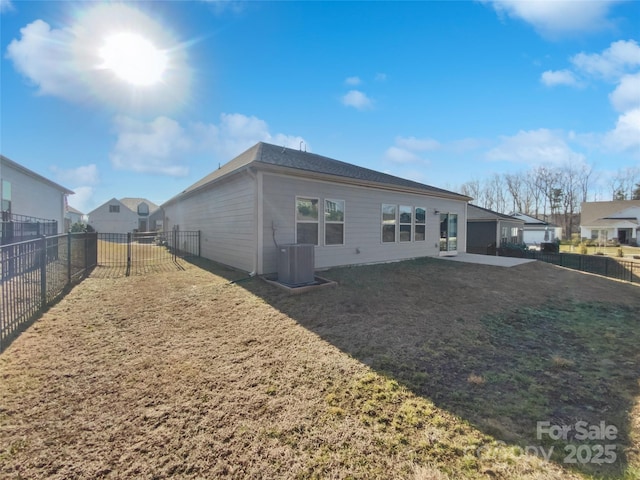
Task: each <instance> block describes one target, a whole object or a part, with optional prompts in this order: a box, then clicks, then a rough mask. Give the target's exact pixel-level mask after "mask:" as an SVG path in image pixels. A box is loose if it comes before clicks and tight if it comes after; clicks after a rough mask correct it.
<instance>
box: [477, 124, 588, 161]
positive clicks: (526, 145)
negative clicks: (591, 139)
mask: <svg viewBox="0 0 640 480" xmlns="http://www.w3.org/2000/svg"><path fill="white" fill-rule="evenodd" d="M486 158H487V159H488V160H494V161H500V160H502V161H508V162H520V163H526V164H529V165H538V164H549V163H551V164H562V163H567V162H579V163H582V162H583V161H584V155H583V154H581V153H577V152H574V151H573V150H571V148H570V147H569V145H568V144H567V142H566V141H565V139H564V138H563V136H562V135H561V134H560V133H558V132H553V131H551V130H548V129H545V128H541V129H538V130H530V131H520V132H518V133H517V134H516V135H513V136H511V137H508V136H502V137H500V144H499V145H498V146H497V147H495V148H493V149H491V150H490V151H489V152H487V154H486Z"/></svg>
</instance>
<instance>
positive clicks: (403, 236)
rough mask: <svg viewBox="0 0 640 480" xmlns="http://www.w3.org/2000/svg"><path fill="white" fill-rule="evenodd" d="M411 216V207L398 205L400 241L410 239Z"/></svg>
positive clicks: (408, 240)
mask: <svg viewBox="0 0 640 480" xmlns="http://www.w3.org/2000/svg"><path fill="white" fill-rule="evenodd" d="M412 217H413V207H409V206H406V205H400V241H401V242H410V241H411V225H412Z"/></svg>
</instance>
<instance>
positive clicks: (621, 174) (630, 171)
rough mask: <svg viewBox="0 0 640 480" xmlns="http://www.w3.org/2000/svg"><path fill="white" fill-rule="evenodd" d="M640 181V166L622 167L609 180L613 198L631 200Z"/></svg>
mask: <svg viewBox="0 0 640 480" xmlns="http://www.w3.org/2000/svg"><path fill="white" fill-rule="evenodd" d="M638 181H640V167H627V168H622V169H620V170H618V171H617V172H616V174H615V175H614V176H613V177H612V178H611V180H610V181H609V187H610V188H611V199H612V200H629V199H631V198H632V197H633V195H634V188H635V185H636V184H637V183H638Z"/></svg>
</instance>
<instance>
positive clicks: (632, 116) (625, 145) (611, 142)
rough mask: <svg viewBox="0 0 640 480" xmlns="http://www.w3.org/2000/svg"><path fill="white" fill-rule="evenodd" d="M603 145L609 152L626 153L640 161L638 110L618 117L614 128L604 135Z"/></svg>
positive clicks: (639, 111) (639, 109)
mask: <svg viewBox="0 0 640 480" xmlns="http://www.w3.org/2000/svg"><path fill="white" fill-rule="evenodd" d="M603 145H604V147H605V148H606V149H608V150H610V151H613V152H628V153H630V154H632V155H633V156H634V157H635V158H638V159H640V108H636V109H634V110H630V111H628V112H626V113H624V114H622V115H620V117H619V118H618V122H617V123H616V127H615V128H614V129H613V130H611V131H610V132H608V133H607V134H606V135H605V137H604V140H603Z"/></svg>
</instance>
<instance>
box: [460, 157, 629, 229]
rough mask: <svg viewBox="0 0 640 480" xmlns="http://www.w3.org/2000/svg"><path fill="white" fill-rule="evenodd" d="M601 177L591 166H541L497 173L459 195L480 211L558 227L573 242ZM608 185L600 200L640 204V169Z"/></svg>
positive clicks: (625, 172) (613, 178)
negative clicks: (583, 208) (584, 208)
mask: <svg viewBox="0 0 640 480" xmlns="http://www.w3.org/2000/svg"><path fill="white" fill-rule="evenodd" d="M597 177H598V174H597V173H595V172H594V170H593V167H592V166H590V165H563V166H558V167H547V166H538V167H534V168H531V169H530V170H527V171H522V172H518V173H504V174H499V173H494V174H493V175H492V176H490V177H488V178H486V179H484V180H472V181H469V182H466V183H463V184H462V185H461V186H460V187H459V188H458V191H459V192H460V193H462V194H464V195H468V196H469V197H472V198H473V199H474V200H473V201H472V203H473V204H474V205H477V206H479V207H483V208H487V209H489V210H493V211H496V212H499V213H505V214H510V213H524V214H525V215H530V216H532V217H536V218H539V219H541V220H546V221H551V222H553V223H556V224H558V225H559V226H561V227H563V228H564V232H565V236H566V237H568V238H570V236H571V233H574V232H576V231H577V230H578V227H579V219H578V214H579V213H580V204H581V203H582V202H586V201H591V200H592V198H591V199H590V194H591V191H592V187H593V184H594V183H595V182H596V180H599V179H598V178H597ZM606 185H607V189H608V192H607V193H605V194H604V195H603V197H604V198H600V199H599V200H602V201H604V200H640V167H635V168H634V167H630V168H624V169H620V170H618V171H617V172H616V173H615V174H614V175H613V176H611V177H610V178H609V179H608V181H607V182H606Z"/></svg>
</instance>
